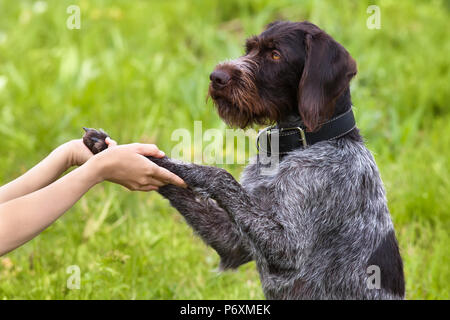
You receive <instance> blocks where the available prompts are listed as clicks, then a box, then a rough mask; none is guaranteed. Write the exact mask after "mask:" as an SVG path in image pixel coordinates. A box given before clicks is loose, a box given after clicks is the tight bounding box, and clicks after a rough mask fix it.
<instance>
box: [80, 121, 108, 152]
mask: <svg viewBox="0 0 450 320" xmlns="http://www.w3.org/2000/svg"><path fill="white" fill-rule="evenodd" d="M83 129H84V131H85V133H84V136H83V143H84V144H85V145H86V147H88V149H89V150H91V152H92V153H93V154H97V153H99V152H101V151H103V150H105V149H107V148H108V145H107V144H106V142H105V139H106V138H108V137H109V135H108V134H107V133H106V132H104V131H103V130H101V129H100V130H96V129H92V128H84V127H83Z"/></svg>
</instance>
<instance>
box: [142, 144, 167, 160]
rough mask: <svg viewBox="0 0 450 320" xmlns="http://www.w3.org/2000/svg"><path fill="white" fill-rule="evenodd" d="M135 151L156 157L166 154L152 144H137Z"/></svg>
mask: <svg viewBox="0 0 450 320" xmlns="http://www.w3.org/2000/svg"><path fill="white" fill-rule="evenodd" d="M137 152H138V153H139V154H141V155H143V156H152V157H157V158H162V157H164V156H165V155H166V154H165V153H164V152H163V151H161V150H159V149H158V147H157V146H156V145H154V144H139V148H138V150H137Z"/></svg>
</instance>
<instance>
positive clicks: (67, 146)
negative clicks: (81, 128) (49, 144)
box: [60, 139, 93, 169]
mask: <svg viewBox="0 0 450 320" xmlns="http://www.w3.org/2000/svg"><path fill="white" fill-rule="evenodd" d="M60 148H61V149H62V150H63V152H65V154H66V159H67V160H66V161H67V165H66V167H67V168H66V169H68V168H70V167H73V166H81V165H83V164H84V163H85V162H86V161H88V160H89V159H90V158H91V157H92V156H93V154H92V152H91V151H90V150H89V149H88V148H87V147H86V145H85V144H84V143H83V140H82V139H76V140H71V141H69V142H66V143H64V144H63V145H61V146H60Z"/></svg>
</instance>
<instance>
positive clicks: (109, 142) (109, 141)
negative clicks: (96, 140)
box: [105, 137, 117, 148]
mask: <svg viewBox="0 0 450 320" xmlns="http://www.w3.org/2000/svg"><path fill="white" fill-rule="evenodd" d="M105 142H106V144H107V145H108V148H112V147H116V146H117V142H116V141H115V140H113V139H111V138H110V137H106V139H105Z"/></svg>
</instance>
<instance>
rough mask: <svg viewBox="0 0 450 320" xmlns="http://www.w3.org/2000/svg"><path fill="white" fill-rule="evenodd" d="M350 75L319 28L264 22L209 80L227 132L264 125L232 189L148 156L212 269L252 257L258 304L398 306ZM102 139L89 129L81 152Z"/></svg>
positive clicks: (392, 243)
mask: <svg viewBox="0 0 450 320" xmlns="http://www.w3.org/2000/svg"><path fill="white" fill-rule="evenodd" d="M356 73H357V68H356V63H355V61H354V59H353V58H352V57H351V56H350V54H349V53H348V52H347V50H346V49H345V48H344V47H343V46H342V45H340V44H339V43H337V42H336V41H335V40H334V39H333V38H332V37H331V36H329V35H328V34H327V33H325V32H324V31H323V30H321V29H320V28H318V27H317V26H316V25H314V24H312V23H310V22H307V21H304V22H289V21H277V22H273V23H271V24H269V25H268V26H267V27H266V29H265V30H264V31H263V32H262V33H261V34H260V35H258V36H253V37H250V38H249V39H247V41H246V52H245V55H243V56H242V57H240V58H238V59H236V60H232V61H228V62H224V63H221V64H219V65H218V66H217V67H216V68H215V70H214V71H213V72H212V73H211V75H210V80H211V82H210V86H209V92H208V94H209V96H210V97H211V98H212V100H213V102H214V105H215V107H216V108H217V111H218V114H219V115H220V117H221V118H222V119H223V120H224V121H225V122H226V123H228V124H229V125H231V126H234V127H239V128H245V127H249V126H252V125H255V124H271V125H272V126H270V127H269V128H267V129H266V130H263V131H262V133H261V134H260V136H259V143H260V145H259V146H260V149H259V155H258V156H257V157H256V159H254V160H253V161H252V162H251V163H250V164H249V165H248V166H247V167H246V168H245V170H244V172H243V174H242V177H241V183H239V182H237V181H236V180H235V179H234V178H233V176H232V175H230V174H229V173H228V172H227V171H225V170H223V169H220V168H215V167H210V166H202V165H197V164H187V163H182V162H179V161H177V160H171V159H169V158H167V157H165V158H162V159H156V158H151V157H150V159H151V160H152V161H154V162H155V163H156V164H158V165H160V166H163V167H165V168H167V169H169V170H170V171H172V172H174V173H175V174H177V175H178V176H180V177H181V178H182V179H184V181H185V182H186V183H187V184H188V186H189V188H186V189H184V188H180V187H176V186H173V185H167V186H164V187H161V188H160V189H159V193H160V194H161V195H163V196H164V197H166V198H167V199H168V200H169V201H170V203H171V205H172V206H173V207H175V208H176V209H177V210H178V211H179V212H180V213H181V214H182V215H183V216H184V218H185V220H186V221H187V223H188V224H189V225H190V226H191V227H192V228H193V229H194V230H195V232H196V233H197V234H198V235H199V236H200V237H201V238H202V239H203V240H204V241H205V242H206V243H207V244H208V245H210V246H211V247H212V248H214V249H215V250H216V251H217V253H218V254H219V256H220V258H221V261H220V268H221V269H236V268H238V267H239V266H240V265H242V264H245V263H247V262H249V261H252V260H255V261H256V266H257V269H258V272H259V275H260V279H261V284H262V288H263V291H264V295H265V297H266V298H267V299H404V297H405V282H404V275H403V263H402V259H401V256H400V252H399V248H398V243H397V239H396V236H395V231H394V227H393V223H392V220H391V217H390V213H389V210H388V207H387V201H386V195H385V190H384V187H383V183H382V180H381V178H380V174H379V172H378V168H377V165H376V163H375V160H374V158H373V156H372V154H371V153H370V151H369V150H368V149H367V148H366V147H365V146H364V142H363V139H362V137H361V135H360V133H359V130H358V128H357V127H356V125H355V121H354V117H353V112H352V102H351V97H350V88H349V83H350V80H351V79H352V78H353V77H354V76H355V75H356ZM102 134H103V136H102ZM95 137H97V138H95ZM91 138H94V139H97V141H95V140H92V139H91ZM104 138H105V135H104V133H99V132H97V131H93V130H90V131H88V132H87V133H86V135H85V143H86V144H87V145H89V143H90V144H91V145H93V143H96V142H98V139H104ZM274 141H278V143H275V142H274ZM264 145H265V146H266V148H265V149H264V148H263V146H264ZM105 147H106V146H103V147H102V148H105ZM91 149H92V148H91ZM275 156H276V157H278V159H279V163H278V165H277V169H276V170H274V171H269V173H267V172H265V173H263V172H262V171H263V169H264V168H267V166H268V164H267V163H265V162H264V161H262V160H263V158H264V159H266V160H267V159H271V158H273V157H275ZM377 277H378V278H377ZM377 279H378V280H377Z"/></svg>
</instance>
